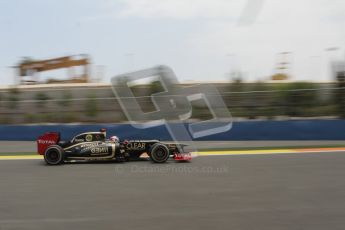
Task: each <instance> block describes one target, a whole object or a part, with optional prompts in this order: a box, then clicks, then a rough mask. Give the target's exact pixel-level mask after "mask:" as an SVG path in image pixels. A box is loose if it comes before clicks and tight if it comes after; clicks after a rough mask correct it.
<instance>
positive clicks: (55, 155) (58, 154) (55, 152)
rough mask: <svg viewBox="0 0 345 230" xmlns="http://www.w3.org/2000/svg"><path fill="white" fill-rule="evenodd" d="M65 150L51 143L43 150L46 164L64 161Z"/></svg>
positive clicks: (57, 163) (56, 163)
mask: <svg viewBox="0 0 345 230" xmlns="http://www.w3.org/2000/svg"><path fill="white" fill-rule="evenodd" d="M64 159H65V152H64V150H63V149H62V148H61V147H60V146H58V145H52V146H50V147H48V148H47V150H46V151H45V152H44V160H45V162H46V163H47V164H48V165H59V164H62V163H63V162H64Z"/></svg>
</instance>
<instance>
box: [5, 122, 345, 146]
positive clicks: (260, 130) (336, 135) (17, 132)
mask: <svg viewBox="0 0 345 230" xmlns="http://www.w3.org/2000/svg"><path fill="white" fill-rule="evenodd" d="M171 125H176V124H171ZM185 126H186V127H187V126H188V124H185ZM100 128H106V129H107V135H108V136H111V135H116V136H119V137H120V138H121V139H159V140H162V141H170V140H171V137H170V135H169V132H168V130H167V129H166V128H165V127H164V126H159V127H154V128H148V129H137V128H134V127H133V126H132V125H130V124H93V125H86V124H78V125H0V140H7V141H33V140H35V139H36V137H37V136H38V135H40V134H42V133H44V132H49V131H57V132H60V133H61V134H62V139H63V140H68V139H70V138H72V137H73V136H74V135H76V134H78V133H82V132H88V131H98V130H99V129H100ZM194 140H198V141H254V140H257V141H265V140H277V141H278V140H287V141H288V140H345V120H294V121H291V120H290V121H241V122H234V123H233V126H232V129H231V130H230V131H227V132H225V133H219V134H215V135H211V136H207V137H202V138H197V139H194ZM180 141H184V140H180Z"/></svg>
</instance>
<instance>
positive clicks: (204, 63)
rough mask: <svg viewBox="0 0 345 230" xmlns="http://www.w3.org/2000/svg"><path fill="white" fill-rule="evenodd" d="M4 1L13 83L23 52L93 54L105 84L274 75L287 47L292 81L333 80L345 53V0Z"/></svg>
mask: <svg viewBox="0 0 345 230" xmlns="http://www.w3.org/2000/svg"><path fill="white" fill-rule="evenodd" d="M0 3H1V7H0V28H1V32H0V33H1V40H0V77H1V83H0V85H1V84H13V76H14V71H13V69H12V68H11V66H14V65H16V64H17V63H18V61H19V60H20V59H21V58H22V57H32V58H34V59H45V58H54V57H59V56H64V55H74V54H89V55H90V57H91V58H92V66H93V67H92V73H93V74H94V73H95V72H96V70H97V69H101V70H102V73H103V75H104V77H103V82H110V78H111V77H113V76H115V75H117V74H121V73H125V72H129V71H134V70H139V69H143V68H149V67H152V66H156V65H161V64H164V65H168V66H170V67H171V68H172V69H173V70H174V71H175V73H176V75H177V77H178V78H179V79H180V81H189V80H193V81H224V80H229V78H230V75H231V74H230V73H233V72H241V73H242V77H243V78H244V79H245V80H246V81H258V80H267V79H268V78H269V76H271V75H272V74H273V73H274V72H275V66H276V63H277V61H278V60H279V58H280V56H279V55H278V53H280V52H289V53H290V54H289V55H287V56H286V60H285V61H286V62H288V63H290V64H289V69H288V73H289V74H290V75H291V80H298V81H304V80H306V81H331V80H333V79H332V75H331V70H330V61H332V60H338V59H339V60H341V59H344V58H345V49H344V48H345V1H344V0H332V1H327V0H289V1H286V0H99V1H95V0H94V1H91V0H68V1H67V0H30V1H25V0H0ZM329 48H336V49H329ZM49 74H50V73H47V76H50V75H49ZM51 74H52V75H54V73H51ZM55 74H56V73H55ZM58 74H65V72H59V73H58ZM44 76H46V75H45V74H44Z"/></svg>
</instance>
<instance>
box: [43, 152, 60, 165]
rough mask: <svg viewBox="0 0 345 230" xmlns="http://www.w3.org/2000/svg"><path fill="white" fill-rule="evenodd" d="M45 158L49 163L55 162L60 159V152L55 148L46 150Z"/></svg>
mask: <svg viewBox="0 0 345 230" xmlns="http://www.w3.org/2000/svg"><path fill="white" fill-rule="evenodd" d="M46 159H47V161H48V162H50V163H56V162H58V161H59V160H60V153H59V152H58V150H56V149H51V150H50V151H48V152H47V154H46Z"/></svg>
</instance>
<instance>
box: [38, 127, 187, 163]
mask: <svg viewBox="0 0 345 230" xmlns="http://www.w3.org/2000/svg"><path fill="white" fill-rule="evenodd" d="M184 147H185V145H182V144H175V143H173V144H169V143H162V142H160V141H158V140H123V141H120V140H118V138H115V139H113V138H110V139H109V140H107V139H106V132H105V129H101V130H100V131H99V132H87V133H81V134H78V135H77V136H75V137H74V138H72V140H70V141H61V140H60V133H58V132H48V133H45V134H44V135H42V136H39V137H38V138H37V152H38V154H40V155H43V156H44V160H45V162H46V163H47V164H48V165H59V164H62V163H64V162H74V161H104V160H109V161H120V162H123V161H128V160H137V159H141V157H142V156H143V155H146V154H147V156H148V158H149V159H150V160H152V161H153V162H155V163H164V162H166V161H167V160H168V159H169V158H173V159H174V160H175V161H190V160H191V159H192V155H191V153H189V152H184V150H183V148H184Z"/></svg>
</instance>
